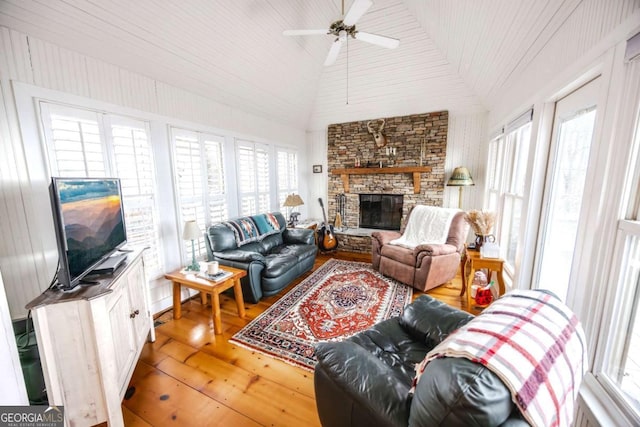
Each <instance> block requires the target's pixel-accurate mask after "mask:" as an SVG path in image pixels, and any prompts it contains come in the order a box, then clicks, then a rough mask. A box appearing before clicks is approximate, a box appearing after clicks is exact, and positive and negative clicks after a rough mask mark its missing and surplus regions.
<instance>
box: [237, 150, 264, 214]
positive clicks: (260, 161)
mask: <svg viewBox="0 0 640 427" xmlns="http://www.w3.org/2000/svg"><path fill="white" fill-rule="evenodd" d="M236 169H237V171H238V172H237V173H238V202H239V203H238V204H239V210H240V215H241V216H247V215H255V214H258V213H260V212H269V211H270V210H271V194H270V174H271V171H270V167H269V147H268V146H266V145H263V144H257V143H253V142H250V141H242V140H237V141H236Z"/></svg>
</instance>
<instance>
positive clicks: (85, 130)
mask: <svg viewBox="0 0 640 427" xmlns="http://www.w3.org/2000/svg"><path fill="white" fill-rule="evenodd" d="M40 111H41V113H42V119H43V128H44V133H45V140H46V142H47V150H48V154H49V166H50V169H51V172H52V174H53V175H57V176H65V177H74V178H75V177H77V178H86V177H105V176H107V170H108V167H107V155H106V150H105V144H104V143H103V139H102V137H101V132H100V127H99V121H100V117H99V115H98V113H96V112H93V111H86V110H80V109H75V108H68V107H62V106H59V105H55V104H49V103H46V102H41V103H40Z"/></svg>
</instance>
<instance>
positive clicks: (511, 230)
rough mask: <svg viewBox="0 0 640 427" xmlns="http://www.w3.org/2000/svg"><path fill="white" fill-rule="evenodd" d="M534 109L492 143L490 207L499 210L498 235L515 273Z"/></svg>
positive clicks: (490, 144)
mask: <svg viewBox="0 0 640 427" xmlns="http://www.w3.org/2000/svg"><path fill="white" fill-rule="evenodd" d="M532 113H533V111H532V110H530V111H527V112H526V113H525V114H523V115H522V116H520V117H519V118H518V119H516V120H515V121H514V122H512V123H511V124H509V126H507V129H506V131H505V133H504V134H501V135H499V136H497V137H495V138H494V139H493V140H492V141H491V142H490V143H489V167H488V170H489V173H488V176H487V178H488V179H487V200H488V202H487V209H488V210H492V211H495V212H496V213H497V215H496V217H497V218H496V226H495V231H496V234H497V236H496V237H497V240H498V241H499V242H500V250H501V252H502V256H503V257H504V259H505V261H506V270H507V271H508V272H509V273H510V274H512V275H513V272H514V268H515V262H516V254H517V252H518V241H519V239H518V236H519V233H520V223H521V219H522V214H523V212H522V205H523V202H524V191H525V178H526V172H527V162H528V156H529V140H530V136H531V117H532Z"/></svg>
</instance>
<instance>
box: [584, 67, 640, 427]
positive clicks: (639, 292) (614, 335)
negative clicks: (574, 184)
mask: <svg viewBox="0 0 640 427" xmlns="http://www.w3.org/2000/svg"><path fill="white" fill-rule="evenodd" d="M628 67H629V68H628V70H627V75H628V79H629V80H627V82H625V98H626V99H628V101H627V104H626V105H625V110H628V111H630V112H631V113H630V114H629V115H630V116H631V117H632V119H631V120H630V121H632V123H633V124H632V126H633V131H632V132H631V134H630V138H631V140H632V143H631V144H630V146H631V147H632V148H631V149H630V153H632V154H631V155H630V156H629V157H630V161H629V165H630V166H629V167H628V170H627V173H626V181H627V182H626V183H625V184H626V191H625V193H626V194H625V200H624V213H623V214H622V215H621V216H622V218H621V219H619V220H618V226H617V230H616V236H615V242H616V248H615V253H614V256H613V262H614V267H613V273H612V275H611V276H612V277H613V280H612V281H611V283H610V286H611V287H612V292H611V293H610V294H609V295H612V297H613V306H612V310H611V311H610V313H611V319H610V321H608V320H609V319H606V318H605V319H604V321H603V322H602V324H603V325H606V326H605V327H603V328H602V332H601V334H600V336H599V341H602V344H603V345H601V346H600V345H599V346H598V347H599V348H600V349H601V350H600V351H601V353H602V363H601V364H598V363H596V366H595V367H594V371H595V372H596V377H597V379H598V381H599V382H600V384H601V385H603V387H604V388H605V390H607V391H608V392H609V393H610V394H611V395H612V397H613V398H614V400H615V401H616V402H618V403H619V404H620V406H621V407H622V408H623V409H624V411H625V412H626V414H627V415H628V416H629V417H630V418H632V419H633V420H634V422H635V425H637V423H640V399H639V397H638V396H640V313H638V310H639V309H640V155H639V154H638V153H639V151H640V61H638V60H636V61H635V63H632V64H629V65H628ZM620 137H621V138H622V135H621V136H620ZM625 154H626V152H625Z"/></svg>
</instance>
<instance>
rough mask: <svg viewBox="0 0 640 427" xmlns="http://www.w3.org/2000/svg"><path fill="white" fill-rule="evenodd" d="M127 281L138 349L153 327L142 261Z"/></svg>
mask: <svg viewBox="0 0 640 427" xmlns="http://www.w3.org/2000/svg"><path fill="white" fill-rule="evenodd" d="M127 280H128V282H129V286H128V289H129V302H130V304H131V314H130V316H131V320H132V322H133V330H134V337H135V343H136V347H138V346H140V345H142V344H143V343H144V341H145V339H146V338H147V335H148V334H149V328H150V326H151V322H150V320H149V311H148V308H147V301H146V295H145V292H146V289H147V287H146V284H145V275H144V265H143V263H142V261H139V262H138V265H137V266H135V267H134V268H133V269H132V270H131V272H130V273H129V276H128V278H127Z"/></svg>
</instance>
